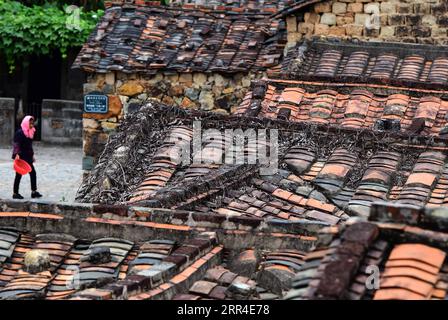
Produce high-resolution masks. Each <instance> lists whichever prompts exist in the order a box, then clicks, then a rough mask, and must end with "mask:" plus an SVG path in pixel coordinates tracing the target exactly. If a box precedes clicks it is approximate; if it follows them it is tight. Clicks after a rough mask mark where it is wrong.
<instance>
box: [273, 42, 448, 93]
mask: <svg viewBox="0 0 448 320" xmlns="http://www.w3.org/2000/svg"><path fill="white" fill-rule="evenodd" d="M446 50H447V49H446V47H443V46H431V45H419V44H403V43H387V42H385V43H381V44H377V43H369V42H349V41H332V42H330V41H320V40H316V39H314V40H304V41H301V42H299V43H298V44H297V45H296V47H294V48H292V49H291V50H289V51H288V53H287V56H286V57H285V59H284V61H283V62H282V68H281V71H280V74H277V76H280V77H286V78H289V79H300V80H312V81H314V80H318V81H337V82H344V83H383V84H392V85H398V86H406V87H413V88H415V87H418V88H429V89H434V88H438V89H446V88H447V85H448V55H447V54H446Z"/></svg>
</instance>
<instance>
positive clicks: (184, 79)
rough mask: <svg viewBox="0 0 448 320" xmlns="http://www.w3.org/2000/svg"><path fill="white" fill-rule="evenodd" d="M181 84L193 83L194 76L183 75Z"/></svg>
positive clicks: (180, 77)
mask: <svg viewBox="0 0 448 320" xmlns="http://www.w3.org/2000/svg"><path fill="white" fill-rule="evenodd" d="M179 82H180V83H184V84H188V83H193V75H192V74H191V73H182V74H181V75H180V76H179Z"/></svg>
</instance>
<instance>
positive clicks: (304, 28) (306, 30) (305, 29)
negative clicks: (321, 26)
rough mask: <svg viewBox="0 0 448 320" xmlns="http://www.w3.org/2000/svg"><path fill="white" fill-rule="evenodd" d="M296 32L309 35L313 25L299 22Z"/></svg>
mask: <svg viewBox="0 0 448 320" xmlns="http://www.w3.org/2000/svg"><path fill="white" fill-rule="evenodd" d="M298 30H299V32H300V33H303V34H308V35H311V34H312V33H313V31H314V24H312V23H308V22H300V23H299V28H298Z"/></svg>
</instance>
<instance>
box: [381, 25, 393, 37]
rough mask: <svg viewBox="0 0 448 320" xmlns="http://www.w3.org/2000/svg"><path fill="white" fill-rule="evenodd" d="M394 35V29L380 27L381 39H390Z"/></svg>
mask: <svg viewBox="0 0 448 320" xmlns="http://www.w3.org/2000/svg"><path fill="white" fill-rule="evenodd" d="M394 35H395V27H391V26H384V27H381V30H380V36H381V37H383V38H392V37H393V36H394Z"/></svg>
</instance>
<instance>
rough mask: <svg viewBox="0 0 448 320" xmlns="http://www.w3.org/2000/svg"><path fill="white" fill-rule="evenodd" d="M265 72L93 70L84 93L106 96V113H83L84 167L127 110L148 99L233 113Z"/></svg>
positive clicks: (88, 163) (183, 106)
mask: <svg viewBox="0 0 448 320" xmlns="http://www.w3.org/2000/svg"><path fill="white" fill-rule="evenodd" d="M263 76H264V73H259V74H256V73H252V74H247V75H244V74H242V73H239V74H236V75H233V76H225V75H221V74H218V73H213V74H205V73H170V74H163V73H157V74H156V75H154V76H148V77H144V76H140V75H128V74H124V73H113V72H112V73H107V74H94V75H92V77H91V79H90V81H89V82H88V83H86V84H85V85H84V94H89V93H93V92H100V93H102V94H105V95H107V96H108V98H109V112H108V113H106V114H97V113H95V114H89V113H84V115H83V118H84V119H83V141H84V143H83V151H84V155H85V158H84V164H83V167H84V170H90V169H91V168H92V166H93V165H94V164H95V163H96V160H97V158H98V157H99V156H100V155H101V153H102V151H103V149H104V145H105V144H106V143H107V140H108V137H109V135H110V134H113V133H114V132H115V130H116V128H117V127H118V125H119V123H120V122H121V120H122V119H123V118H124V116H125V115H126V114H127V113H128V112H132V111H135V110H138V109H139V108H140V106H141V105H142V104H144V103H145V102H146V101H147V100H148V99H150V100H156V101H159V102H163V103H164V104H166V105H169V106H176V107H180V108H182V109H200V110H204V111H213V112H216V113H220V114H224V115H228V114H230V113H233V112H234V111H235V109H236V106H238V105H239V104H240V103H241V101H242V99H243V98H244V96H245V94H246V92H247V90H248V89H249V87H250V84H251V81H252V80H254V79H260V78H261V77H263Z"/></svg>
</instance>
